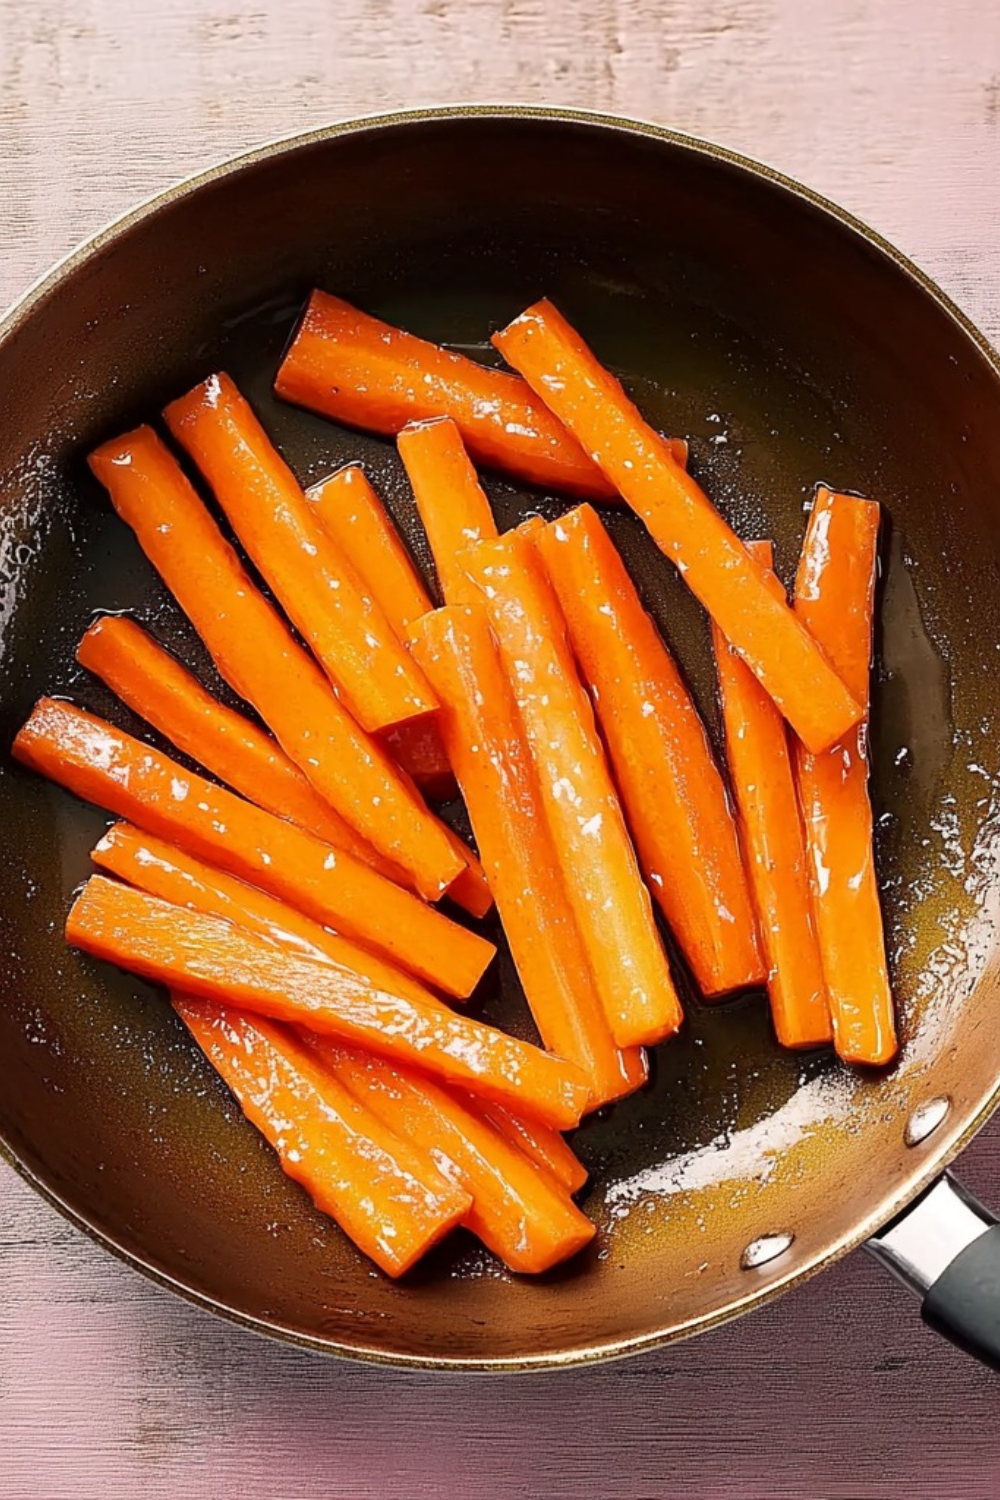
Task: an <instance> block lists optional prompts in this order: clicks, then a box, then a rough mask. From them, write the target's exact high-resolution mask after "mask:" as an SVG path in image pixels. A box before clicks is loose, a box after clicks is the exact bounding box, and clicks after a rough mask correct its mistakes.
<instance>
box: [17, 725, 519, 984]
mask: <svg viewBox="0 0 1000 1500" xmlns="http://www.w3.org/2000/svg"><path fill="white" fill-rule="evenodd" d="M13 753H14V755H15V757H16V758H17V759H18V760H21V761H23V762H24V764H25V765H28V766H31V767H32V768H33V769H34V770H36V771H40V772H41V773H42V774H43V775H46V776H49V777H51V779H52V780H53V781H58V782H59V783H61V785H63V786H66V787H68V788H69V790H70V791H72V792H75V793H76V794H77V796H79V797H83V798H85V799H86V800H87V801H88V802H96V803H97V804H98V805H99V806H101V807H106V808H108V809H109V811H111V812H113V813H115V814H116V815H117V816H118V817H122V818H127V819H128V821H129V822H131V823H136V824H138V826H139V827H141V828H144V829H146V830H147V831H148V832H150V833H153V834H156V835H158V836H159V837H161V838H164V839H166V840H167V841H168V842H170V843H175V844H180V845H181V846H182V847H183V848H185V849H187V850H188V851H189V852H190V853H192V854H194V855H195V856H197V857H198V858H199V859H204V860H207V861H208V862H209V863H211V864H216V865H220V866H221V867H222V868H223V869H225V870H228V871H229V872H230V873H231V874H233V875H236V876H238V877H239V878H240V879H242V880H246V881H248V882H249V883H251V884H253V885H258V886H261V887H262V888H263V889H264V890H266V891H270V892H271V894H272V895H275V896H278V897H280V898H281V899H282V900H284V901H287V902H288V903H289V905H291V906H295V907H297V908H298V909H299V910H300V911H303V912H305V913H306V914H307V915H308V916H311V917H313V918H315V920H316V921H318V922H322V923H326V924H329V925H330V926H331V927H335V928H336V929H337V931H338V932H341V933H343V934H344V935H345V936H346V937H350V938H354V939H356V940H358V941H359V942H362V943H365V944H366V945H367V944H371V946H372V947H374V948H375V949H376V950H377V951H378V952H380V953H383V954H385V956H386V957H388V958H390V959H393V960H395V961H396V963H397V964H398V965H399V966H401V967H403V968H407V969H409V970H411V972H413V973H414V974H417V975H419V977H420V978H421V979H425V980H426V981H427V982H428V983H430V984H432V985H435V986H436V987H437V988H439V989H442V990H444V991H445V992H446V993H449V994H456V995H468V994H471V992H472V990H473V989H474V988H475V986H476V985H477V984H478V982H479V980H480V978H481V977H482V974H483V971H484V970H485V968H486V965H487V964H488V963H489V961H490V959H491V958H492V956H493V952H494V949H493V945H492V943H488V942H486V941H485V939H483V938H481V937H477V936H476V934H475V933H472V932H468V931H467V930H466V929H465V928H464V927H460V926H458V925H457V924H456V923H454V922H450V921H449V920H448V918H447V917H444V916H442V915H441V913H440V912H437V911H434V910H433V908H432V907H429V906H425V905H424V903H423V902H422V901H421V900H419V898H418V897H416V896H414V895H411V893H410V892H409V891H405V890H401V889H400V887H399V886H397V885H393V883H392V882H391V881H389V880H386V879H385V878H384V877H383V876H381V875H379V874H377V873H376V872H375V871H374V870H371V869H369V868H368V866H367V865H363V864H361V863H360V862H359V861H358V860H356V859H354V858H352V856H351V855H349V854H345V853H344V852H343V851H342V850H337V849H334V848H333V847H332V846H331V845H329V844H324V843H323V842H322V841H321V840H320V839H317V838H313V836H312V835H311V834H308V833H306V832H305V831H304V830H303V829H301V828H296V827H295V825H294V824H293V823H286V822H285V821H284V820H283V819H281V818H276V817H274V815H273V814H272V813H268V812H264V811H263V809H262V808H259V807H254V806H253V804H252V803H250V802H244V800H243V799H242V797H237V796H236V794H235V793H234V792H229V791H226V789H225V788H224V787H217V786H214V785H213V784H212V783H211V782H209V781H206V780H205V779H204V777H201V776H198V775H196V774H195V773H194V772H191V771H187V770H185V769H184V767H183V766H181V765H179V764H178V763H177V762H176V761H173V760H171V759H170V757H169V756H166V755H161V754H159V753H158V752H157V751H155V750H154V749H152V747H151V746H149V745H144V744H142V743H141V741H139V740H135V739H133V738H132V736H131V735H128V734H124V733H123V732H122V731H120V730H118V729H115V728H114V727H113V726H112V725H111V724H107V723H105V722H104V721H103V720H102V719H98V718H95V717H94V716H93V715H92V714H88V713H85V712H84V710H83V709H80V708H76V707H74V706H73V705H72V704H70V703H62V702H57V701H56V700H54V699H52V698H43V699H42V700H41V701H40V702H39V703H38V704H36V706H35V708H34V710H33V711H32V714H31V717H30V718H29V719H28V722H27V723H26V724H25V726H24V728H23V729H22V730H21V732H20V734H19V735H18V736H17V739H16V740H15V741H14V747H13Z"/></svg>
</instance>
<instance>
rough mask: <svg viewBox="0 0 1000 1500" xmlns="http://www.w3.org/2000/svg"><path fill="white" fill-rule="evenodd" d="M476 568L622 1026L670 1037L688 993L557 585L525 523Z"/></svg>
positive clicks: (614, 1015)
mask: <svg viewBox="0 0 1000 1500" xmlns="http://www.w3.org/2000/svg"><path fill="white" fill-rule="evenodd" d="M465 568H466V571H467V573H468V576H469V578H470V579H471V580H472V581H473V582H474V583H475V584H476V586H477V587H478V588H479V589H480V591H481V593H482V596H483V599H484V601H485V604H486V610H487V614H488V615H489V619H490V623H491V625H492V626H493V630H494V633H495V635H496V637H497V641H498V644H499V647H500V656H501V659H502V661H503V665H504V670H505V672H506V674H507V677H508V678H509V680H510V683H511V685H512V687H513V691H514V697H515V700H516V702H517V707H518V709H519V711H520V716H521V720H522V722H523V724H524V732H525V736H526V738H527V742H528V745H529V746H530V749H531V754H532V757H533V759H534V762H535V765H536V767H537V770H538V786H539V793H540V797H541V802H542V806H543V808H544V810H545V815H546V818H547V820H548V824H549V827H550V829H551V831H552V839H553V844H554V847H555V850H556V855H557V858H558V861H559V871H560V874H561V876H562V878H563V880H564V882H565V885H566V890H567V892H568V895H569V900H570V905H571V907H572V909H573V913H574V915H575V917H576V921H577V925H578V927H579V930H580V935H581V937H582V939H583V946H584V950H585V952H586V954H587V959H588V962H589V964H590V967H591V969H592V970H593V973H594V978H595V980H596V983H597V990H598V993H599V995H600V997H601V1003H602V1005H603V1006H604V1012H605V1015H606V1016H607V1018H608V1022H609V1024H610V1026H611V1032H612V1035H613V1036H614V1038H615V1041H616V1042H617V1043H618V1044H619V1046H623V1047H629V1046H636V1045H641V1044H643V1043H645V1042H650V1043H652V1042H658V1041H662V1040H663V1038H664V1037H666V1036H669V1035H670V1034H671V1033H673V1032H675V1031H676V1030H677V1028H678V1027H679V1026H680V1023H681V1014H682V1013H681V1007H680V1002H679V1000H678V998H677V994H676V991H675V988H674V983H673V980H672V978H671V975H670V969H669V966H668V963H667V958H666V954H665V953H664V950H663V945H662V940H661V938H660V935H659V933H658V932H657V930H656V926H655V924H654V921H653V908H652V903H651V902H650V899H649V893H648V892H647V890H646V887H645V886H644V885H643V883H642V877H641V875H640V874H639V866H638V863H637V860H636V857H635V852H634V850H633V848H632V845H631V842H630V840H629V837H628V832H627V830H626V827H625V819H624V817H623V815H622V810H621V804H620V802H619V800H618V794H617V792H616V791H615V788H614V785H613V783H612V780H611V773H610V771H609V769H608V764H607V758H606V756H605V753H604V748H603V746H602V744H601V741H600V737H599V734H598V731H597V726H596V724H595V722H594V712H593V709H592V707H591V704H590V700H589V699H588V697H587V695H586V693H585V692H584V690H583V688H582V687H581V685H580V679H579V677H578V676H577V672H576V666H575V664H574V662H573V656H572V652H571V650H570V646H569V642H568V640H567V637H566V627H565V625H564V623H563V620H562V617H561V615H560V613H559V605H558V602H557V600H556V597H555V594H554V592H553V590H552V585H551V584H550V582H549V579H548V576H547V574H546V572H545V569H544V567H543V565H542V562H541V559H540V558H539V556H538V554H537V553H536V551H535V548H534V546H533V544H532V541H531V538H530V535H526V534H524V533H523V532H517V531H515V532H511V533H510V534H508V535H507V536H503V537H500V538H499V539H498V540H496V541H489V542H479V543H477V544H476V545H475V546H474V547H472V548H470V549H469V550H468V551H467V553H466V554H465Z"/></svg>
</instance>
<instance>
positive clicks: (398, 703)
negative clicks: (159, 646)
mask: <svg viewBox="0 0 1000 1500" xmlns="http://www.w3.org/2000/svg"><path fill="white" fill-rule="evenodd" d="M164 418H165V420H166V423H167V426H168V427H169V428H170V431H171V433H172V434H173V436H174V438H175V439H176V440H177V442H178V443H180V444H181V446H182V447H183V448H184V449H185V450H186V452H187V453H188V454H189V455H190V456H191V458H192V459H193V460H194V462H195V463H196V464H197V466H198V468H199V469H200V471H201V473H202V474H203V475H204V477H205V479H206V480H207V482H208V484H209V485H210V486H211V489H212V493H213V494H214V495H215V498H216V499H217V500H218V502H219V504H220V505H221V506H222V509H223V510H224V512H225V513H226V515H227V516H228V518H229V522H230V524H231V526H232V527H233V530H234V531H235V533H236V535H237V537H238V538H239V541H240V543H241V545H242V547H243V550H244V551H245V552H246V554H247V556H248V557H249V558H250V560H251V562H252V563H253V564H254V566H255V567H256V568H257V570H258V572H259V573H260V575H261V577H262V578H263V579H264V581H265V582H266V583H267V585H268V587H269V588H270V589H271V590H272V591H273V593H274V596H275V598H276V599H277V601H278V603H279V604H280V605H281V608H282V609H283V610H284V612H285V614H286V615H287V616H288V618H289V620H290V621H291V623H292V624H293V625H294V626H295V628H296V629H297V630H298V632H299V634H300V635H301V636H302V638H303V640H305V641H306V643H307V644H308V645H309V647H310V648H311V650H312V652H313V655H314V656H315V657H316V659H317V661H318V662H319V663H320V665H321V666H322V667H323V668H324V670H325V671H326V674H327V676H328V677H329V678H330V681H331V682H332V683H333V684H334V685H335V687H336V689H337V692H338V696H339V697H340V698H341V700H342V701H343V703H344V704H345V705H346V707H347V708H348V710H349V711H350V713H351V714H353V716H354V718H355V719H356V720H357V722H358V723H359V724H360V725H361V727H362V729H366V730H368V731H369V732H374V731H375V730H378V729H391V728H392V727H393V726H394V725H396V724H403V723H406V722H407V721H408V720H409V719H415V718H419V717H420V716H421V715H422V714H426V713H431V712H433V710H434V709H435V708H436V707H437V704H436V703H435V701H434V697H433V694H432V693H431V692H430V691H429V689H428V687H427V684H426V682H424V681H423V680H422V679H421V674H420V672H419V671H418V670H417V668H416V667H415V666H414V664H413V662H412V661H411V660H410V658H409V656H408V655H407V653H406V651H405V650H404V649H403V647H402V645H401V644H400V642H399V641H398V640H397V638H396V635H395V633H394V631H393V630H392V627H391V625H390V624H389V621H388V620H387V619H386V617H385V615H384V613H383V612H382V608H381V606H380V605H379V603H378V600H377V599H376V598H375V597H374V595H373V594H372V592H371V590H370V589H369V588H367V587H366V586H365V584H364V580H363V579H361V578H360V577H359V575H358V573H357V572H356V570H355V569H354V568H353V567H352V565H351V563H350V561H349V560H348V559H347V558H346V557H345V555H344V553H343V551H342V550H341V548H340V547H339V546H338V545H337V543H336V542H335V541H334V540H333V538H332V537H331V536H330V535H329V533H328V532H327V531H326V530H325V529H324V528H323V527H322V526H320V525H319V522H318V517H317V516H316V515H315V513H314V512H313V510H312V509H311V507H310V506H309V504H308V503H307V501H306V498H305V495H304V494H303V493H302V489H301V486H300V485H299V484H298V482H297V480H296V478H295V475H294V474H293V473H292V471H291V470H290V469H289V467H288V465H287V464H286V463H285V461H284V460H283V459H282V457H281V455H280V453H278V452H277V451H276V449H275V448H274V445H273V444H272V442H271V440H270V438H269V437H268V435H267V433H266V432H265V431H264V429H263V427H262V426H261V424H260V422H259V421H258V419H257V417H256V416H255V414H254V412H253V409H252V407H251V406H250V404H249V402H247V401H246V400H245V398H244V397H243V396H242V395H241V393H240V391H239V390H238V389H237V387H236V385H235V383H234V382H233V380H232V379H231V378H230V376H228V375H225V374H222V375H210V376H209V378H208V379H207V380H205V381H203V382H202V383H201V385H199V386H196V387H195V389H194V390H193V391H190V392H188V394H187V395H186V396H181V397H180V398H179V399H178V400H176V401H172V402H171V403H170V405H169V406H168V407H167V408H166V411H165V412H164Z"/></svg>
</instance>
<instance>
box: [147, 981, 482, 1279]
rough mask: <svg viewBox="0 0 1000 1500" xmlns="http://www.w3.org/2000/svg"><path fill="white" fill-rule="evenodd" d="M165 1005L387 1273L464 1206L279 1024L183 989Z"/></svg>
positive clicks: (295, 1173) (408, 1260)
mask: <svg viewBox="0 0 1000 1500" xmlns="http://www.w3.org/2000/svg"><path fill="white" fill-rule="evenodd" d="M174 1009H175V1010H176V1011H177V1014H178V1015H179V1016H180V1017H181V1019H182V1020H183V1022H184V1024H185V1025H186V1026H187V1028H188V1030H189V1031H190V1032H191V1034H192V1036H193V1037H194V1039H195V1041H196V1042H197V1043H198V1045H199V1047H200V1048H201V1049H202V1051H203V1052H204V1053H205V1055H206V1057H207V1058H208V1059H209V1061H210V1062H211V1064H212V1066H213V1068H215V1069H216V1070H217V1071H218V1072H219V1074H220V1075H221V1077H222V1078H224V1079H225V1081H226V1083H227V1084H228V1085H229V1087H230V1088H231V1089H232V1091H233V1093H234V1094H235V1095H236V1097H237V1099H238V1100H239V1102H240V1108H241V1109H242V1110H243V1113H244V1114H245V1115H246V1117H247V1119H248V1120H250V1121H251V1123H252V1124H254V1125H256V1127H257V1129H258V1130H259V1131H260V1132H261V1134H262V1135H263V1136H264V1138H265V1140H267V1141H268V1142H269V1144H270V1145H272V1146H273V1147H274V1149H275V1151H276V1152H277V1153H278V1157H279V1159H280V1161H281V1166H282V1170H283V1171H285V1172H287V1174H288V1176H289V1177H293V1178H294V1179H295V1181H296V1182H299V1183H301V1184H302V1186H303V1187H304V1188H305V1190H306V1192H307V1193H308V1194H309V1196H310V1197H311V1198H312V1199H313V1201H314V1202H315V1204H316V1207H317V1208H318V1209H320V1210H321V1212H323V1213H325V1214H329V1215H330V1216H331V1217H332V1218H333V1219H335V1220H336V1221H337V1223H338V1224H339V1225H340V1226H341V1228H342V1229H344V1230H345V1231H346V1233H347V1234H348V1235H350V1237H351V1239H352V1240H354V1242H355V1243H356V1244H357V1246H358V1248H359V1249H361V1250H363V1251H364V1253H365V1254H366V1255H367V1256H370V1258H371V1259H372V1260H374V1261H375V1262H376V1264H377V1265H379V1266H380V1267H381V1268H382V1270H383V1271H386V1272H388V1274H389V1275H390V1276H401V1275H402V1274H403V1272H404V1271H407V1270H409V1268H410V1266H411V1265H413V1263H414V1262H415V1261H416V1260H418V1259H419V1258H420V1257H421V1256H422V1255H425V1254H426V1253H427V1251H428V1250H429V1249H431V1247H432V1246H433V1245H435V1244H436V1243H437V1241H438V1240H440V1239H443V1238H444V1236H445V1235H446V1234H447V1233H448V1231H449V1230H451V1229H453V1228H454V1227H455V1225H456V1224H458V1223H460V1222H461V1220H462V1219H463V1218H464V1217H465V1216H466V1214H467V1213H468V1211H469V1197H468V1195H467V1194H466V1193H465V1192H464V1191H463V1190H462V1188H461V1187H460V1186H459V1185H458V1184H455V1183H453V1182H451V1181H450V1180H449V1179H448V1178H447V1177H445V1176H444V1175H443V1173H442V1172H440V1171H439V1170H438V1169H437V1168H436V1167H435V1166H434V1165H433V1164H432V1163H431V1162H429V1161H428V1159H427V1156H426V1155H425V1154H424V1153H422V1152H419V1151H417V1150H415V1149H414V1148H413V1147H412V1145H410V1143H409V1142H407V1141H405V1140H401V1139H400V1138H399V1137H398V1136H397V1135H396V1133H395V1132H394V1131H393V1130H391V1129H390V1128H389V1127H388V1126H387V1125H386V1124H385V1122H384V1121H383V1120H381V1119H380V1118H379V1116H378V1115H377V1114H375V1112H374V1111H373V1110H368V1109H365V1107H364V1105H363V1103H362V1102H361V1101H359V1100H358V1098H357V1097H356V1096H355V1095H354V1094H353V1093H352V1092H351V1091H350V1090H349V1089H347V1088H345V1087H344V1086H343V1084H342V1083H341V1082H340V1080H338V1079H337V1078H336V1077H335V1076H334V1075H332V1074H331V1073H330V1072H329V1071H328V1070H326V1069H324V1068H322V1067H320V1066H319V1065H318V1064H317V1061H316V1059H315V1058H314V1057H313V1056H312V1055H311V1054H310V1053H309V1052H308V1051H307V1050H306V1048H305V1047H304V1046H303V1045H302V1043H301V1041H299V1040H298V1038H296V1037H295V1036H294V1035H293V1034H292V1033H290V1032H288V1031H286V1030H285V1028H284V1027H281V1026H276V1025H274V1024H273V1022H270V1021H267V1020H265V1019H264V1018H263V1017H261V1016H248V1015H245V1014H241V1013H240V1012H239V1011H236V1010H232V1009H230V1008H229V1007H228V1006H226V1005H220V1004H215V1003H213V1002H211V1001H205V1000H196V999H194V998H193V997H191V996H188V995H184V996H180V995H179V996H176V997H175V999H174Z"/></svg>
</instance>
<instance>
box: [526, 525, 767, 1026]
mask: <svg viewBox="0 0 1000 1500" xmlns="http://www.w3.org/2000/svg"><path fill="white" fill-rule="evenodd" d="M536 545H537V547H538V550H539V552H540V553H541V556H542V560H543V562H544V563H545V566H546V568H547V570H548V574H549V578H550V580H551V581H552V584H553V586H554V588H555V591H556V594H557V596H558V598H559V603H560V605H561V606H562V612H563V616H564V618H565V620H566V626H567V629H568V631H569V638H570V643H571V645H572V647H573V651H574V654H575V656H576V660H577V663H578V664H579V667H580V670H581V671H582V673H583V677H584V681H585V682H586V683H587V686H588V687H589V688H590V692H591V696H592V697H593V700H594V707H595V710H596V713H597V719H598V723H599V724H600V726H601V729H602V730H603V732H604V742H605V744H606V745H607V747H608V754H609V756H610V759H611V765H612V768H613V770H614V773H615V780H616V782H617V786H618V790H619V792H620V794H621V798H622V802H623V803H624V805H625V812H626V814H627V817H628V821H629V826H630V828H631V830H632V835H633V837H634V839H635V843H636V849H637V851H638V855H639V860H640V862H641V864H642V868H643V873H644V875H645V876H646V880H647V882H648V884H649V888H650V891H651V892H652V895H653V899H654V900H655V901H656V902H657V903H658V904H659V907H660V910H661V911H662V912H663V915H664V916H665V917H666V919H667V921H668V923H669V924H670V927H671V929H672V930H673V933H674V935H675V937H676V938H677V941H678V943H679V944H680V947H681V950H682V952H683V953H684V956H685V958H686V959H687V961H688V963H689V964H690V966H691V970H692V973H693V974H694V977H695V979H696V980H697V981H698V984H699V986H700V987H701V990H702V993H703V994H704V995H706V996H708V997H709V998H711V997H713V996H716V995H723V994H726V993H727V992H729V991H731V990H738V989H744V988H746V987H747V986H748V985H753V984H761V983H763V980H764V968H763V965H762V963H761V959H760V953H759V951H758V948H757V933H756V925H757V924H756V919H755V916H754V910H753V904H752V901H751V897H750V888H749V885H748V883H747V877H746V872H745V871H744V868H743V860H742V858H741V855H740V847H739V841H738V839H737V836H736V825H735V823H734V821H733V815H732V811H731V810H730V806H729V800H728V798H727V796H726V789H725V786H724V784H723V781H722V777H721V776H720V775H719V770H718V767H717V766H716V764H715V759H714V757H713V755H712V750H711V747H710V745H709V742H708V736H707V734H706V733H705V726H704V725H703V724H702V722H701V717H700V715H699V713H698V710H697V709H696V708H695V706H694V703H693V702H692V700H691V696H690V694H689V693H688V691H687V688H686V687H685V685H684V681H683V679H682V677H681V675H680V672H679V671H678V670H677V666H676V664H675V662H674V659H673V657H672V656H671V655H670V652H669V651H668V650H667V648H666V646H665V645H664V643H663V641H662V639H661V638H660V635H659V633H658V631H657V629H656V626H655V625H654V624H653V622H652V620H651V619H650V617H649V615H648V614H647V613H646V611H645V610H644V609H643V607H642V602H641V600H640V599H639V595H638V592H637V590H636V588H635V585H634V584H633V582H632V580H631V579H630V578H629V576H628V573H627V572H626V570H625V565H624V563H623V562H622V560H621V558H620V557H619V555H618V553H617V551H616V550H615V547H614V544H613V542H612V541H611V538H610V537H609V536H608V534H607V532H606V531H605V529H604V527H603V526H602V524H601V522H600V520H599V518H598V516H597V514H596V512H595V511H594V510H593V509H592V508H591V507H590V506H589V505H581V506H580V507H578V509H576V510H573V511H570V513H569V515H566V516H562V517H561V518H560V519H559V520H558V521H554V522H552V524H551V525H549V526H546V527H543V528H542V530H541V531H540V532H538V533H537V543H536Z"/></svg>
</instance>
